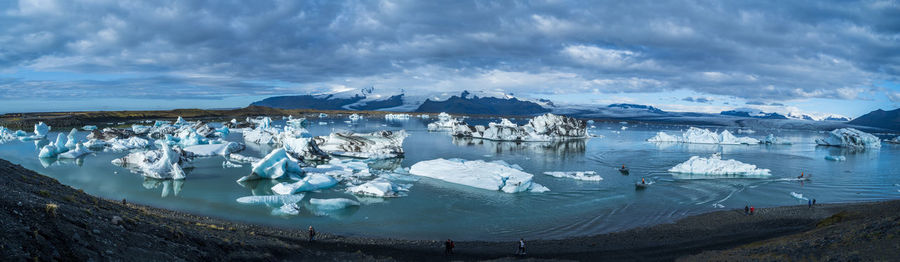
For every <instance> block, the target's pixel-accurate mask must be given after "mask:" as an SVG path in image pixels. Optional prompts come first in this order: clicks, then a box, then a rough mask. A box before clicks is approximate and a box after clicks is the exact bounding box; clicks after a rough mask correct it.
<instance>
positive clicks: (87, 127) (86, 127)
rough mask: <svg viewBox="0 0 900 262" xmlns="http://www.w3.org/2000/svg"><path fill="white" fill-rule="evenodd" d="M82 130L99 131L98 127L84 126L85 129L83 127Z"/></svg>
mask: <svg viewBox="0 0 900 262" xmlns="http://www.w3.org/2000/svg"><path fill="white" fill-rule="evenodd" d="M81 130H84V131H94V130H97V126H83V127H81Z"/></svg>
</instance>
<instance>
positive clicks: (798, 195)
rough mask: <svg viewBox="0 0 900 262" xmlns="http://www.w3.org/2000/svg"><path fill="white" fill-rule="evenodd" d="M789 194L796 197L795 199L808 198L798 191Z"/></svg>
mask: <svg viewBox="0 0 900 262" xmlns="http://www.w3.org/2000/svg"><path fill="white" fill-rule="evenodd" d="M791 196H792V197H794V198H796V199H800V200H809V198H806V197H804V196H803V194H800V193H797V192H791Z"/></svg>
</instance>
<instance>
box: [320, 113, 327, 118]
mask: <svg viewBox="0 0 900 262" xmlns="http://www.w3.org/2000/svg"><path fill="white" fill-rule="evenodd" d="M326 117H328V114H326V113H319V118H326Z"/></svg>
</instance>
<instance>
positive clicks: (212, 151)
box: [184, 142, 244, 157]
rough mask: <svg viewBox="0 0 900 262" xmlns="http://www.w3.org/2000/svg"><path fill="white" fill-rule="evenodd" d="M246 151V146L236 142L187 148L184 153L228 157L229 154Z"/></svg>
mask: <svg viewBox="0 0 900 262" xmlns="http://www.w3.org/2000/svg"><path fill="white" fill-rule="evenodd" d="M241 150H244V145H243V144H241V143H236V142H228V143H224V144H208V145H195V146H189V147H185V148H184V151H188V152H191V153H194V155H195V156H200V157H205V156H227V155H228V154H231V153H234V152H239V151H241Z"/></svg>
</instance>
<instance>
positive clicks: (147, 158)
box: [112, 143, 189, 179]
mask: <svg viewBox="0 0 900 262" xmlns="http://www.w3.org/2000/svg"><path fill="white" fill-rule="evenodd" d="M188 161H189V159H188V158H187V157H184V156H183V153H182V152H179V151H176V150H174V149H172V148H171V147H169V145H168V144H165V143H163V144H160V149H157V150H147V151H140V152H133V153H130V154H128V155H126V156H125V157H122V158H117V159H113V161H112V163H113V164H114V165H117V166H121V167H127V168H129V169H131V170H132V172H136V173H140V174H141V175H143V176H145V177H149V178H155V179H184V176H185V175H184V170H182V168H181V167H182V166H185V165H187V164H188Z"/></svg>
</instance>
